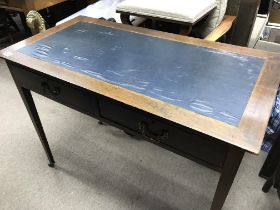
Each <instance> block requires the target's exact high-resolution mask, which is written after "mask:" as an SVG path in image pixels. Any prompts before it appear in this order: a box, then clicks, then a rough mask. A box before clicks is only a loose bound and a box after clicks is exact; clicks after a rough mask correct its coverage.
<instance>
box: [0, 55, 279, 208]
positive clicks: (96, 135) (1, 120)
mask: <svg viewBox="0 0 280 210" xmlns="http://www.w3.org/2000/svg"><path fill="white" fill-rule="evenodd" d="M33 96H34V99H35V103H36V104H37V108H38V112H39V114H40V116H41V120H42V123H43V126H44V128H45V131H46V134H47V137H48V140H49V143H50V145H51V148H52V151H53V154H54V157H55V159H56V162H57V164H56V168H54V169H52V168H49V167H48V166H47V160H46V156H45V154H44V152H43V148H42V146H41V144H40V142H39V139H38V137H37V135H36V133H35V130H34V128H33V125H32V123H31V121H30V119H29V117H28V114H27V112H26V110H25V107H24V105H23V103H22V101H21V99H20V96H19V94H18V92H17V90H16V87H15V85H14V83H13V81H12V78H11V76H10V73H9V72H8V69H7V66H6V64H5V63H4V61H3V60H0V209H1V210H2V209H9V210H10V209H13V210H16V209H40V210H43V209H67V210H69V209H108V210H109V209H110V210H111V209H122V210H123V209H152V210H157V209H209V207H210V204H211V200H212V197H213V194H214V191H215V187H216V184H217V182H218V177H219V174H218V173H216V172H214V171H212V170H210V169H207V168H205V167H203V166H200V165H198V164H196V163H194V162H192V161H189V160H188V159H185V158H183V157H180V156H178V155H176V154H174V153H172V152H169V151H166V150H164V149H161V148H159V147H157V146H155V145H153V144H151V143H148V142H145V141H143V140H135V139H132V138H131V137H129V136H127V135H125V134H124V133H123V132H122V131H120V130H118V129H115V128H113V127H110V126H108V125H103V126H101V125H98V124H97V121H96V120H95V119H92V118H90V117H88V116H86V115H83V114H81V113H78V112H76V111H74V110H71V109H69V108H67V107H65V106H63V105H60V104H57V103H56V102H53V101H51V100H49V99H46V98H44V97H41V96H39V95H36V94H33ZM265 157H266V154H265V153H261V154H260V155H259V156H255V155H252V154H246V155H245V157H244V160H243V162H242V165H241V166H240V170H239V171H238V174H237V177H236V179H235V182H234V184H233V186H232V188H231V191H230V193H229V195H228V198H227V200H226V203H225V205H224V209H231V210H233V209H236V210H240V209H246V210H250V209H252V210H258V209H264V210H277V209H280V201H279V200H278V198H277V195H276V192H275V191H274V190H271V191H270V192H269V193H267V194H264V193H263V192H262V191H261V188H262V185H263V183H264V180H263V179H261V178H259V177H258V172H259V170H260V167H261V165H262V164H263V161H264V159H265Z"/></svg>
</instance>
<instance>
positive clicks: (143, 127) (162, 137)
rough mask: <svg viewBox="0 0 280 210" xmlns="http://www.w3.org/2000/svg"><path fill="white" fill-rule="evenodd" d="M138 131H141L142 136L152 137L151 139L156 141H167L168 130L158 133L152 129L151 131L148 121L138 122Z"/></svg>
mask: <svg viewBox="0 0 280 210" xmlns="http://www.w3.org/2000/svg"><path fill="white" fill-rule="evenodd" d="M138 131H139V133H141V135H142V136H144V137H146V138H148V139H150V140H151V141H155V142H161V141H166V140H167V139H168V136H169V134H168V131H166V130H164V129H163V130H162V131H161V133H160V134H156V133H154V132H152V131H150V129H149V126H148V124H147V123H146V122H144V121H140V122H139V123H138Z"/></svg>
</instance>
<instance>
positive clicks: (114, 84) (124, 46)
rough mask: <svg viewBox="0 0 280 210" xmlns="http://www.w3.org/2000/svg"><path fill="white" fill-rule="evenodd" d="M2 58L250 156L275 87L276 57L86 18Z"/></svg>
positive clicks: (278, 76) (258, 142)
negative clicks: (151, 115)
mask: <svg viewBox="0 0 280 210" xmlns="http://www.w3.org/2000/svg"><path fill="white" fill-rule="evenodd" d="M1 56H2V57H4V58H5V59H7V60H11V61H13V62H16V63H19V64H22V65H24V66H27V67H29V68H31V69H35V70H37V71H40V72H43V73H45V74H48V75H51V76H53V77H57V78H59V79H62V80H65V81H68V82H70V83H73V84H75V85H78V86H81V87H84V88H86V89H89V90H92V91H94V92H97V93H99V94H102V95H105V96H107V97H110V98H113V99H116V100H118V101H121V102H123V103H126V104H128V105H131V106H134V107H136V108H139V109H142V110H144V111H147V112H150V113H152V114H155V115H157V116H160V117H163V118H165V119H168V120H170V121H173V122H175V123H178V124H181V125H183V126H186V127H190V128H192V129H194V130H197V131H200V132H202V133H205V134H207V135H210V136H212V137H215V138H217V139H220V140H223V141H225V142H228V143H230V144H233V145H236V146H239V147H241V148H243V149H246V150H248V151H250V152H254V153H257V152H259V150H260V146H261V143H262V139H263V136H264V132H265V128H266V125H267V122H268V119H269V116H270V112H271V108H272V104H273V101H274V98H275V94H276V90H277V87H278V85H279V82H280V73H279V71H277V66H278V68H279V61H280V59H279V57H278V56H277V55H276V54H272V53H268V52H262V51H257V50H253V49H248V48H241V47H237V46H230V45H225V44H219V43H211V42H206V41H203V40H198V39H193V38H189V37H183V36H179V35H173V34H168V33H163V32H157V31H152V30H148V29H143V28H136V27H133V26H127V25H121V24H116V23H111V22H107V21H102V20H96V19H91V18H86V17H78V18H76V19H74V20H72V21H70V22H67V23H65V24H63V25H61V26H58V27H55V28H53V29H50V30H48V31H47V32H45V33H43V34H39V35H37V36H35V37H32V38H29V39H27V40H25V41H23V42H20V43H18V44H16V45H13V46H11V47H9V48H6V49H5V50H3V51H1Z"/></svg>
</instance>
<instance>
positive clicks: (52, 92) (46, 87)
mask: <svg viewBox="0 0 280 210" xmlns="http://www.w3.org/2000/svg"><path fill="white" fill-rule="evenodd" d="M41 85H42V87H43V90H44V93H48V94H50V95H51V96H54V97H55V96H58V95H59V94H60V88H59V87H54V89H51V88H50V86H49V84H48V83H46V82H42V84H41Z"/></svg>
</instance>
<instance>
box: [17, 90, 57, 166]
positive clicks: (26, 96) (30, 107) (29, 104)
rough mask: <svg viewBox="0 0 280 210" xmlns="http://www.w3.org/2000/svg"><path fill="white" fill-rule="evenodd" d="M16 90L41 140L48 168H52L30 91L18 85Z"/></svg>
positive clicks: (51, 161) (47, 144) (52, 160)
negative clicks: (47, 160)
mask: <svg viewBox="0 0 280 210" xmlns="http://www.w3.org/2000/svg"><path fill="white" fill-rule="evenodd" d="M17 88H18V91H19V93H20V95H21V98H22V100H23V102H24V105H25V107H26V109H27V111H28V114H29V116H30V118H31V120H32V123H33V125H34V127H35V129H36V132H37V134H38V136H39V138H40V140H41V143H42V145H43V147H44V150H45V152H46V154H47V157H48V159H49V164H48V165H49V166H50V167H54V163H55V161H54V159H53V155H52V152H51V150H50V146H49V143H48V141H47V138H46V134H45V132H44V129H43V126H42V123H41V120H40V118H39V115H38V112H37V109H36V106H35V104H34V100H33V98H32V95H31V92H30V90H28V89H26V88H23V87H21V86H19V85H17Z"/></svg>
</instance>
